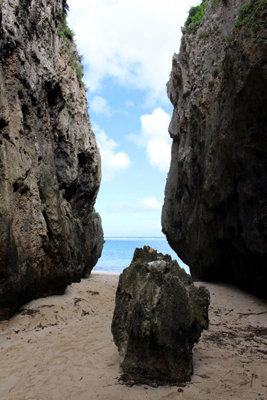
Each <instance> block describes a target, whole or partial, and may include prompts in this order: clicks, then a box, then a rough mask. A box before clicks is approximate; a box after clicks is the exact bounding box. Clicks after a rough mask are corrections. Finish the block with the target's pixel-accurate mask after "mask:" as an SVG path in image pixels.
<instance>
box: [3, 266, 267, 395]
mask: <svg viewBox="0 0 267 400" xmlns="http://www.w3.org/2000/svg"><path fill="white" fill-rule="evenodd" d="M117 281H118V276H116V275H101V274H97V273H93V274H92V276H91V277H90V278H89V279H84V280H82V281H81V282H80V283H74V284H72V285H71V286H69V287H68V288H67V289H66V292H65V294H64V295H63V296H51V297H46V298H42V299H38V300H34V301H32V302H31V303H28V304H27V305H25V306H24V307H23V308H22V310H21V312H20V313H18V314H17V315H15V316H14V317H13V318H12V319H11V320H10V321H2V322H0V349H1V359H0V399H1V400H63V399H64V400H94V399H100V400H125V399H127V400H139V399H147V400H152V399H153V400H157V399H168V400H176V399H177V400H178V399H179V400H180V399H188V400H189V399H190V400H193V399H196V400H213V399H214V400H228V399H233V400H235V399H236V400H237V399H238V400H239V399H244V400H267V303H266V302H265V301H263V300H260V299H258V298H255V297H253V296H251V295H249V294H247V293H244V292H242V291H240V290H238V289H236V288H234V287H231V286H227V285H222V284H206V283H203V284H204V285H205V286H206V287H207V288H208V289H209V291H210V294H211V305H210V312H209V315H210V326H209V329H208V331H205V332H204V333H203V334H202V336H201V338H200V341H199V343H198V344H197V345H196V346H195V347H194V375H193V376H192V380H191V382H189V383H187V384H186V385H185V386H184V387H177V386H161V387H157V388H155V387H150V386H148V385H141V386H133V387H127V386H125V385H122V384H121V383H120V382H119V381H118V378H119V376H120V374H121V373H122V371H121V370H120V368H119V357H118V352H117V348H116V347H115V345H114V344H113V341H112V335H111V332H110V325H111V319H112V314H113V309H114V298H115V291H116V287H117Z"/></svg>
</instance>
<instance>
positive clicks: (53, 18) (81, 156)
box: [0, 0, 103, 319]
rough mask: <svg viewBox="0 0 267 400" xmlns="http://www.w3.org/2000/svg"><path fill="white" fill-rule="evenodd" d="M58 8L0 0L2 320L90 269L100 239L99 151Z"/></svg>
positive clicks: (56, 0) (48, 1)
mask: <svg viewBox="0 0 267 400" xmlns="http://www.w3.org/2000/svg"><path fill="white" fill-rule="evenodd" d="M62 15H63V5H62V1H61V0H53V1H52V0H36V1H30V0H9V1H4V2H1V4H0V24H1V25H0V52H1V64H0V319H3V318H7V317H9V316H10V315H11V314H12V313H13V312H14V311H15V310H16V309H17V308H18V307H19V306H20V305H21V304H22V303H24V302H26V301H28V300H30V299H32V298H35V297H38V296H41V295H47V294H51V293H59V292H61V291H63V290H64V288H65V287H66V285H67V284H69V283H70V282H72V281H77V280H79V279H80V278H81V277H82V276H83V275H84V274H85V273H87V274H88V273H89V271H90V270H91V269H92V267H93V266H94V264H95V263H96V261H97V258H98V257H99V256H100V254H101V250H102V246H103V232H102V227H101V219H100V217H99V216H98V215H97V214H94V212H93V205H94V202H95V199H96V195H97V192H98V188H99V184H100V175H101V170H100V158H99V152H98V149H97V146H96V142H95V139H94V135H93V132H92V130H91V126H90V123H89V119H88V113H87V104H86V96H85V90H84V88H83V85H82V82H81V65H80V61H79V57H78V54H77V51H76V48H75V45H74V43H73V40H72V39H71V35H70V34H69V35H67V34H66V33H62V32H63V31H64V29H65V28H64V23H63V19H62V18H63V17H62ZM65 30H66V29H65Z"/></svg>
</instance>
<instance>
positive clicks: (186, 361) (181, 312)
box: [112, 246, 209, 384]
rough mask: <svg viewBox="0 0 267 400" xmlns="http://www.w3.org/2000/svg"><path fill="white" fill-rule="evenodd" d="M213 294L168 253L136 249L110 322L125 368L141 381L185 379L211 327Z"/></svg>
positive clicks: (119, 288)
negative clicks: (202, 337) (203, 335)
mask: <svg viewBox="0 0 267 400" xmlns="http://www.w3.org/2000/svg"><path fill="white" fill-rule="evenodd" d="M208 307H209V293H208V291H207V290H206V289H205V288H204V287H200V288H197V287H195V286H194V285H193V283H192V279H191V277H190V275H188V274H186V272H185V271H184V270H183V269H182V268H180V267H179V266H178V264H177V261H173V260H172V259H171V257H170V256H169V255H163V254H161V253H159V254H158V253H157V252H156V251H155V250H153V249H151V248H150V247H149V246H145V247H144V248H143V249H136V250H135V253H134V257H133V260H132V262H131V264H130V266H129V267H128V268H126V269H125V270H124V271H123V273H122V274H121V275H120V279H119V284H118V288H117V293H116V306H115V310H114V315H113V321H112V333H113V337H114V342H115V344H116V345H117V346H118V350H119V354H120V364H121V367H122V369H123V371H124V372H125V373H127V374H129V375H130V376H131V378H130V379H132V380H133V381H137V382H150V381H154V382H156V383H157V384H161V383H163V384H164V383H167V382H186V381H188V380H190V379H191V375H192V373H193V360H192V348H193V345H194V343H196V342H197V341H198V339H199V337H200V335H201V332H202V330H203V329H207V327H208Z"/></svg>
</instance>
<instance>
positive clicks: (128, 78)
mask: <svg viewBox="0 0 267 400" xmlns="http://www.w3.org/2000/svg"><path fill="white" fill-rule="evenodd" d="M68 3H69V6H70V13H69V18H68V21H69V24H70V26H71V27H72V29H73V30H74V31H75V34H76V36H75V37H76V40H77V44H78V48H79V51H80V52H81V53H82V54H83V56H84V62H85V66H86V69H85V83H86V86H87V87H88V88H89V91H91V92H94V91H96V90H99V88H100V86H101V82H102V81H103V80H104V79H105V78H109V77H112V78H114V79H115V80H116V81H117V82H118V83H119V84H120V85H124V86H127V87H129V86H130V87H134V88H137V89H142V90H145V91H147V93H148V99H150V101H153V99H154V100H155V99H158V100H162V99H166V94H165V93H166V88H165V83H166V82H167V80H168V77H169V73H170V70H171V60H172V55H173V53H174V52H178V51H179V38H180V36H181V32H180V27H181V26H182V25H184V22H185V19H186V17H187V11H188V10H189V8H190V6H191V5H196V4H198V3H199V0H184V1H183V2H181V1H178V0H164V1H160V0H146V1H143V0H90V1H88V0H68Z"/></svg>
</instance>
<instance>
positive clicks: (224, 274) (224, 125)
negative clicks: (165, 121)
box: [162, 0, 267, 297]
mask: <svg viewBox="0 0 267 400" xmlns="http://www.w3.org/2000/svg"><path fill="white" fill-rule="evenodd" d="M204 3H205V12H204V14H203V15H201V16H200V17H201V18H200V17H198V18H197V19H194V18H195V17H194V16H195V14H196V12H195V11H198V13H199V15H200V11H201V10H200V9H198V10H193V15H191V19H190V18H189V19H188V20H187V23H186V25H185V27H184V28H183V38H182V42H181V47H180V53H179V55H177V54H175V55H174V57H173V64H172V72H171V76H170V80H169V82H168V84H167V87H168V95H169V98H170V100H171V102H172V104H173V106H174V110H173V116H172V120H171V123H170V127H169V132H170V135H171V137H172V139H173V144H172V160H171V165H170V170H169V174H168V179H167V184H166V188H165V201H164V206H163V212H162V228H163V232H164V233H165V234H166V237H167V239H168V242H169V244H170V245H171V247H172V248H173V249H174V250H175V251H176V252H177V254H178V255H179V257H180V258H181V259H182V260H183V261H184V262H185V263H186V264H188V265H189V267H190V270H191V274H192V277H193V279H194V280H197V279H198V280H207V281H225V282H231V283H234V284H237V285H238V286H239V287H241V288H243V289H245V290H247V291H249V292H251V293H253V294H256V295H258V296H262V297H267V291H266V285H267V201H266V198H267V196H266V192H267V178H266V172H267V135H266V126H267V123H266V110H267V107H266V104H267V101H266V100H267V99H266V93H267V90H266V55H267V54H266V53H267V52H266V36H267V31H266V16H267V3H266V0H252V1H247V2H245V1H240V0H235V1H218V0H210V1H206V2H202V4H204ZM199 7H200V6H199ZM189 17H190V15H189Z"/></svg>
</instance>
